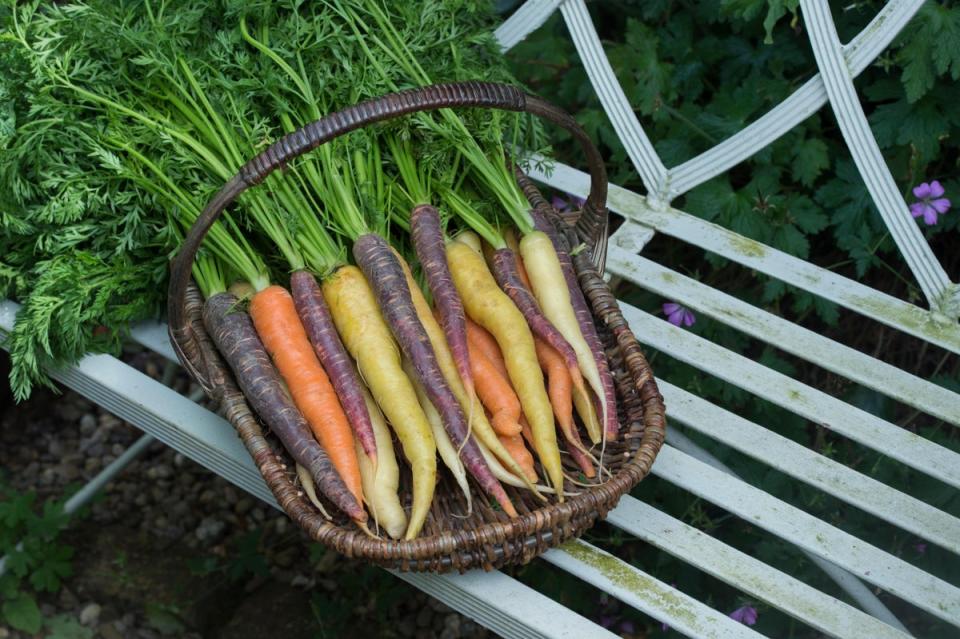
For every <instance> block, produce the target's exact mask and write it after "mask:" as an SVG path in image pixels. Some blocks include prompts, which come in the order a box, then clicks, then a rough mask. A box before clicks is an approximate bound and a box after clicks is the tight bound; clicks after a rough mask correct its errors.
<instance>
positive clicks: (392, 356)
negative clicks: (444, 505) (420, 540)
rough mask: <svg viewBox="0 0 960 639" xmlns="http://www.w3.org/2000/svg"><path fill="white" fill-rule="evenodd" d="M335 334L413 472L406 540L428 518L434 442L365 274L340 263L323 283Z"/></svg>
mask: <svg viewBox="0 0 960 639" xmlns="http://www.w3.org/2000/svg"><path fill="white" fill-rule="evenodd" d="M323 296H324V298H325V299H326V300H327V305H328V306H329V307H330V313H331V315H332V316H333V321H334V324H336V326H337V332H339V333H340V337H342V338H343V345H344V346H346V348H347V350H348V351H349V352H350V355H351V356H353V358H354V360H356V362H357V366H358V367H359V369H360V375H361V376H362V377H363V379H364V380H365V381H366V383H367V386H368V387H369V388H370V392H371V393H372V394H373V397H374V399H375V400H376V402H377V405H379V406H380V408H381V409H382V410H383V412H384V414H385V415H386V417H387V419H388V420H389V421H390V425H391V426H393V429H394V430H395V431H396V433H397V436H398V437H399V438H400V442H401V444H402V445H403V454H404V456H405V457H406V458H407V461H408V462H409V463H410V468H411V471H412V472H413V505H412V508H411V511H410V521H409V523H408V524H407V532H406V534H405V535H404V538H405V539H413V538H415V537H416V536H417V534H418V533H419V532H420V529H421V528H422V527H423V523H424V521H426V518H427V513H428V512H429V510H430V504H431V502H432V501H433V492H434V487H435V485H436V482H437V452H436V451H437V446H436V443H435V442H434V439H433V431H432V430H431V428H430V424H429V422H428V421H427V417H426V415H424V413H423V409H422V408H421V407H420V402H419V401H418V400H417V393H416V391H415V390H414V389H413V386H412V385H411V383H410V380H409V379H408V378H407V376H406V374H405V373H404V372H403V367H402V364H401V361H400V351H399V349H398V348H397V344H396V342H394V341H393V336H392V335H391V333H390V329H389V328H388V327H387V324H386V322H385V321H384V319H383V316H382V315H381V314H380V309H379V308H378V306H377V301H376V298H375V297H374V294H373V291H372V290H371V289H370V285H369V284H368V283H367V280H366V279H365V278H364V276H363V273H361V272H360V269H358V268H357V267H355V266H344V267H342V268H341V269H340V270H338V271H337V272H336V273H334V274H333V275H332V276H330V277H328V278H326V279H325V280H324V282H323Z"/></svg>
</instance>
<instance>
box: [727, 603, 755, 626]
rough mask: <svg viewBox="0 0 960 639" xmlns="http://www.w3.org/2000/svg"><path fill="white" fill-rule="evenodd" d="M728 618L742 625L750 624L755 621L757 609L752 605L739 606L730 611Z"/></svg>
mask: <svg viewBox="0 0 960 639" xmlns="http://www.w3.org/2000/svg"><path fill="white" fill-rule="evenodd" d="M730 618H731V619H733V620H734V621H739V622H740V623H742V624H744V625H747V626H752V625H753V624H755V623H757V609H756V608H754V607H753V606H740V607H739V608H737V609H736V610H734V611H733V612H731V613H730Z"/></svg>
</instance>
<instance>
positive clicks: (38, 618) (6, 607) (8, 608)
mask: <svg viewBox="0 0 960 639" xmlns="http://www.w3.org/2000/svg"><path fill="white" fill-rule="evenodd" d="M0 611H2V612H3V618H4V619H6V621H7V623H8V624H10V625H11V626H12V627H13V628H15V629H17V630H22V631H23V632H27V633H30V634H34V633H36V632H39V631H40V626H41V625H42V623H43V616H42V615H41V614H40V608H39V607H38V606H37V602H36V600H35V599H34V598H33V597H31V596H30V595H27V594H23V593H21V594H20V596H19V597H17V598H16V599H12V600H9V601H5V602H3V607H2V608H0Z"/></svg>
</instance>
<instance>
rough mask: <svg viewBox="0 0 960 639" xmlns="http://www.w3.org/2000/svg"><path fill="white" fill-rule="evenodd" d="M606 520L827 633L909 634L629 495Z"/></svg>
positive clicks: (869, 638) (868, 637)
mask: <svg viewBox="0 0 960 639" xmlns="http://www.w3.org/2000/svg"><path fill="white" fill-rule="evenodd" d="M607 521H608V522H609V523H611V524H613V525H614V526H617V527H618V528H622V529H623V530H624V531H626V532H629V533H630V534H632V535H636V537H637V538H639V539H642V540H643V541H645V542H647V543H649V544H652V545H653V546H656V547H657V548H659V549H660V550H662V551H664V552H667V553H669V554H671V555H673V556H674V557H677V558H678V559H680V560H682V561H685V562H687V563H689V564H692V565H694V566H698V567H700V568H701V569H702V570H703V571H704V572H706V573H708V574H710V575H712V576H714V577H716V578H717V579H720V580H721V581H724V582H726V583H728V584H730V585H731V586H733V587H735V588H739V589H740V590H743V591H744V592H746V593H749V594H750V595H753V596H754V597H756V598H757V599H760V600H761V601H765V602H766V603H768V604H769V605H771V606H773V607H774V608H777V609H779V610H782V611H784V612H785V613H787V614H789V615H791V616H793V617H795V618H796V619H798V620H800V621H802V622H804V623H806V624H809V625H810V626H812V627H813V628H815V629H817V630H820V631H821V632H824V633H826V634H828V635H830V636H831V637H844V638H845V639H858V638H859V639H880V638H881V637H906V636H908V635H905V634H904V633H902V632H900V631H899V630H896V629H894V628H891V627H890V626H888V625H887V624H885V623H883V622H881V621H878V620H877V619H874V618H873V617H871V616H870V615H868V614H866V613H864V612H861V611H860V610H857V609H856V608H854V607H852V606H850V605H849V604H846V603H844V602H842V601H840V600H839V599H837V598H835V597H832V596H830V595H825V594H823V593H822V592H820V591H819V590H817V589H816V588H811V587H810V586H808V585H806V584H804V583H803V582H801V581H798V580H797V579H795V578H793V577H791V576H790V575H787V574H785V573H783V572H781V571H779V570H777V569H776V568H771V567H770V566H768V565H767V564H765V563H763V562H762V561H759V560H757V559H755V558H753V557H751V556H750V555H747V554H746V553H743V552H740V551H739V550H737V549H735V548H732V547H730V546H728V545H727V544H724V543H722V542H720V541H717V540H716V539H714V538H713V537H711V536H710V535H708V534H706V533H704V532H702V531H700V530H697V529H696V528H694V527H693V526H689V525H687V524H685V523H683V522H682V521H680V520H679V519H675V518H673V517H671V516H670V515H667V514H666V513H663V512H661V511H659V510H657V509H656V508H654V507H653V506H650V505H648V504H645V503H643V502H641V501H639V500H637V499H634V498H633V497H630V496H626V497H624V498H623V499H621V500H620V504H619V505H617V507H616V508H615V509H614V510H612V511H611V512H610V514H609V515H608V516H607Z"/></svg>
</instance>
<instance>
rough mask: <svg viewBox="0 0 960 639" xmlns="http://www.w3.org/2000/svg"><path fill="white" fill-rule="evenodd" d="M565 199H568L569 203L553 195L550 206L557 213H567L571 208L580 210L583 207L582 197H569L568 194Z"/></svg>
mask: <svg viewBox="0 0 960 639" xmlns="http://www.w3.org/2000/svg"><path fill="white" fill-rule="evenodd" d="M567 197H568V198H570V201H569V202H568V201H567V200H565V199H563V198H562V197H560V196H558V195H554V196H553V197H552V198H550V204H551V206H553V208H555V209H557V210H558V211H569V210H570V209H571V208H574V209H582V208H583V205H584V204H585V203H586V200H585V199H583V198H582V197H577V196H576V195H571V194H569V193H568V194H567Z"/></svg>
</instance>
